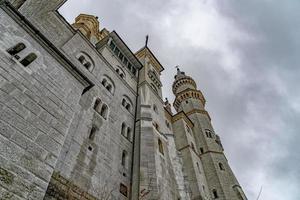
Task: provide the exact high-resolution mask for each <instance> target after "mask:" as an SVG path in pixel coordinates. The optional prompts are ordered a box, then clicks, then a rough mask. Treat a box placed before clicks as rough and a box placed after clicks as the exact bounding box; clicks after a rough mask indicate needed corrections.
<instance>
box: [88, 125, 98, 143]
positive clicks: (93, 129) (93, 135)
mask: <svg viewBox="0 0 300 200" xmlns="http://www.w3.org/2000/svg"><path fill="white" fill-rule="evenodd" d="M96 132H97V128H96V127H95V126H93V127H92V129H91V131H90V134H89V139H90V140H94V138H95V135H96Z"/></svg>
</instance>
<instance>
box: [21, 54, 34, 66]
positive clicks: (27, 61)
mask: <svg viewBox="0 0 300 200" xmlns="http://www.w3.org/2000/svg"><path fill="white" fill-rule="evenodd" d="M35 59H37V55H36V54H35V53H30V54H28V55H27V56H26V57H25V58H24V59H23V60H21V62H20V63H21V64H22V65H23V66H24V67H27V66H28V65H30V64H31V63H32V62H33V61H34V60H35Z"/></svg>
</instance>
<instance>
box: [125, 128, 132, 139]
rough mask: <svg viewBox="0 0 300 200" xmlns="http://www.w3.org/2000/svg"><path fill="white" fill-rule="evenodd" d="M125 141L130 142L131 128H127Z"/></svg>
mask: <svg viewBox="0 0 300 200" xmlns="http://www.w3.org/2000/svg"><path fill="white" fill-rule="evenodd" d="M126 137H127V139H128V140H129V141H130V140H131V128H129V127H128V128H127V136H126Z"/></svg>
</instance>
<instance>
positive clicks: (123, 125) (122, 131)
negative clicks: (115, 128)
mask: <svg viewBox="0 0 300 200" xmlns="http://www.w3.org/2000/svg"><path fill="white" fill-rule="evenodd" d="M125 129H126V125H125V123H122V127H121V134H122V135H123V136H125Z"/></svg>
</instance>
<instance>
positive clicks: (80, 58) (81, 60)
mask: <svg viewBox="0 0 300 200" xmlns="http://www.w3.org/2000/svg"><path fill="white" fill-rule="evenodd" d="M84 60H85V58H84V56H83V55H81V56H80V57H79V58H78V61H79V62H80V63H81V64H83V63H84Z"/></svg>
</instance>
